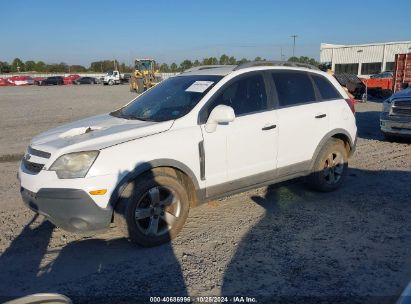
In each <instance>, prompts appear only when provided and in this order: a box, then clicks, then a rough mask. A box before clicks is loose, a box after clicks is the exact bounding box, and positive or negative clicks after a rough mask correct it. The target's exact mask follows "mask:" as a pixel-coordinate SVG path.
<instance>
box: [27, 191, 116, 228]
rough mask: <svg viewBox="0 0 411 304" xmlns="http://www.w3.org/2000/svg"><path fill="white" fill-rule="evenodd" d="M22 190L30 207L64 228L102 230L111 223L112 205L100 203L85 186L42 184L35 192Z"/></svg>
mask: <svg viewBox="0 0 411 304" xmlns="http://www.w3.org/2000/svg"><path fill="white" fill-rule="evenodd" d="M20 192H21V196H22V198H23V201H24V203H25V204H26V205H27V206H28V207H29V208H30V209H32V210H33V211H35V212H37V213H40V214H43V215H44V216H46V217H47V218H48V220H50V222H52V223H53V224H54V225H56V226H58V227H60V228H62V229H64V230H67V231H70V232H76V233H85V232H94V231H101V230H104V229H106V228H108V227H109V225H110V222H111V218H112V215H113V211H112V209H111V208H107V209H105V208H101V207H99V206H98V205H97V204H96V203H95V202H94V201H93V199H92V198H91V197H90V196H89V195H88V194H87V193H86V192H85V191H84V190H79V189H66V188H61V189H58V188H42V189H40V190H39V191H38V192H37V193H34V192H31V191H29V190H27V189H25V188H21V189H20Z"/></svg>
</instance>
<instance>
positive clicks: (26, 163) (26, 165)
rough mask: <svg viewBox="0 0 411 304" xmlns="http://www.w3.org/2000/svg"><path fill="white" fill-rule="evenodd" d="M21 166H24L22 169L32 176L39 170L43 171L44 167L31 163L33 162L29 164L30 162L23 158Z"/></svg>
mask: <svg viewBox="0 0 411 304" xmlns="http://www.w3.org/2000/svg"><path fill="white" fill-rule="evenodd" d="M23 165H24V168H26V170H27V171H29V172H30V173H33V174H37V173H39V172H40V171H41V169H43V167H44V164H37V163H33V162H30V161H28V160H26V159H24V158H23Z"/></svg>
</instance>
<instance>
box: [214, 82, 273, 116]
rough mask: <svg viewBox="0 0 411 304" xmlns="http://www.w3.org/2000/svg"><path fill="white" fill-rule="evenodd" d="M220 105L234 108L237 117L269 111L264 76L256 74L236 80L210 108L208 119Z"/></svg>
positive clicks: (220, 94) (219, 95)
mask: <svg viewBox="0 0 411 304" xmlns="http://www.w3.org/2000/svg"><path fill="white" fill-rule="evenodd" d="M240 77H241V76H240ZM218 105H227V106H230V107H232V108H233V109H234V113H235V115H236V116H240V115H246V114H249V113H253V112H258V111H264V110H267V94H266V91H265V85H264V79H263V76H262V75H261V74H255V75H250V76H245V77H241V78H240V79H238V80H234V82H232V83H231V84H229V86H228V87H226V88H224V89H223V91H222V92H221V93H219V94H218V96H217V98H216V99H215V100H214V101H213V102H212V103H211V105H210V106H209V107H208V111H207V112H208V113H207V114H208V115H207V117H208V116H209V115H210V113H211V111H212V110H213V109H214V108H215V107H216V106H218Z"/></svg>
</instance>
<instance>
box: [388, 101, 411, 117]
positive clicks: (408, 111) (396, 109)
mask: <svg viewBox="0 0 411 304" xmlns="http://www.w3.org/2000/svg"><path fill="white" fill-rule="evenodd" d="M392 114H394V115H401V116H411V100H395V101H394V102H393V105H392Z"/></svg>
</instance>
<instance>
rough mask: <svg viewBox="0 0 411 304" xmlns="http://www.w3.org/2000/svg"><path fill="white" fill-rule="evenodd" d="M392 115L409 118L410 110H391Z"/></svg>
mask: <svg viewBox="0 0 411 304" xmlns="http://www.w3.org/2000/svg"><path fill="white" fill-rule="evenodd" d="M392 114H395V115H404V116H411V109H403V108H392Z"/></svg>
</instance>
